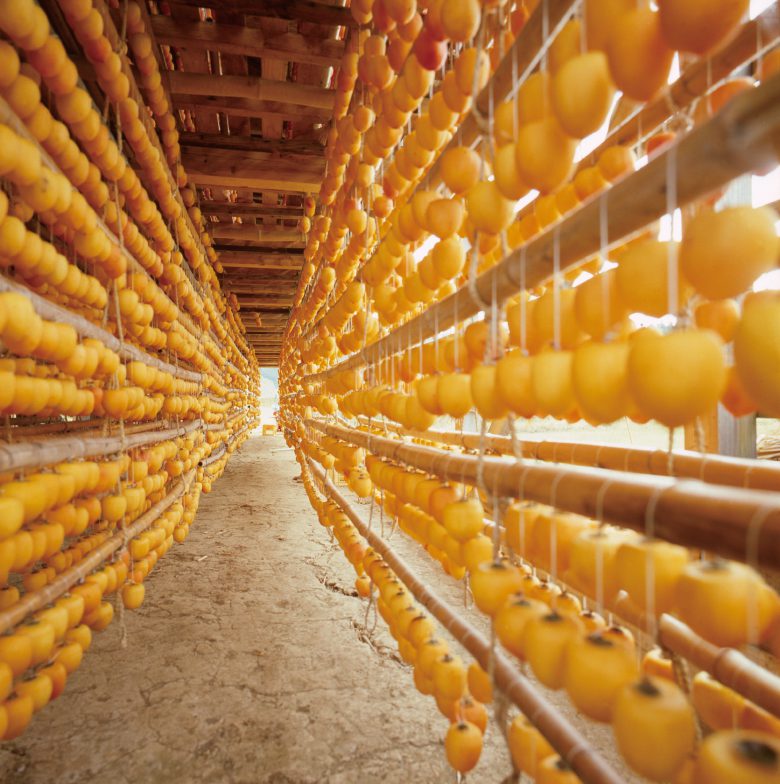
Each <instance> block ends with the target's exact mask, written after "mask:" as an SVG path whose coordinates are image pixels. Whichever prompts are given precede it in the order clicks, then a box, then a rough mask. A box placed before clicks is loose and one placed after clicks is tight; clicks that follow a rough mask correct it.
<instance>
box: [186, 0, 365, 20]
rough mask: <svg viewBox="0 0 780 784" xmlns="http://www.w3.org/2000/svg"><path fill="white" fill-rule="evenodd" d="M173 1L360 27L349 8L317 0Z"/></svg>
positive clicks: (193, 5) (252, 14)
mask: <svg viewBox="0 0 780 784" xmlns="http://www.w3.org/2000/svg"><path fill="white" fill-rule="evenodd" d="M172 4H173V5H183V6H190V7H192V8H202V7H203V6H204V4H205V6H206V7H210V8H214V9H215V10H217V11H218V12H220V13H221V12H230V13H233V14H246V15H247V16H255V17H271V18H276V19H290V20H295V21H298V22H311V23H313V24H320V25H339V26H341V27H356V26H357V22H355V19H354V17H353V16H352V14H351V13H350V10H349V8H345V7H343V6H338V5H327V4H325V3H317V2H313V0H263V2H262V3H258V2H257V0H219V2H216V1H213V2H211V3H209V2H208V0H172Z"/></svg>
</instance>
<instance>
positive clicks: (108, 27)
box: [57, 0, 225, 313]
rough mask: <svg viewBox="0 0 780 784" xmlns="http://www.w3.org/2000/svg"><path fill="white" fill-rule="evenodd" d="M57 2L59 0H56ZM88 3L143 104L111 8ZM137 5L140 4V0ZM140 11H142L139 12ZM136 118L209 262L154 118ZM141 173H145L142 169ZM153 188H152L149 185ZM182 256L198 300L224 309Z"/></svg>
mask: <svg viewBox="0 0 780 784" xmlns="http://www.w3.org/2000/svg"><path fill="white" fill-rule="evenodd" d="M57 2H60V0H57ZM92 5H93V7H94V8H95V10H96V11H97V12H98V13H99V14H100V16H101V17H102V19H103V35H105V37H106V39H107V40H108V41H109V43H110V44H111V48H112V49H113V50H114V51H115V52H119V53H120V56H121V61H122V73H124V75H125V76H126V77H127V80H128V83H129V86H130V97H131V98H133V99H134V100H135V101H136V103H137V104H138V105H139V106H145V105H146V102H145V101H144V99H143V95H142V94H141V91H140V89H139V88H138V83H137V82H136V78H135V72H134V71H133V68H132V65H131V63H130V58H129V57H128V55H127V46H126V45H125V42H124V41H123V40H122V38H121V36H120V35H119V31H118V30H117V29H116V25H115V24H114V19H113V17H112V16H111V12H110V10H109V8H108V5H107V4H106V3H105V2H104V1H103V0H92ZM139 5H143V3H140V4H139ZM142 14H143V12H142ZM147 19H148V15H146V16H145V17H144V22H145V24H146V20H147ZM147 33H148V34H149V35H152V31H151V29H147ZM160 75H161V76H162V78H163V89H164V90H165V95H166V98H167V99H168V105H169V106H173V101H171V96H170V94H169V92H168V87H167V84H166V82H165V71H161V74H160ZM139 118H140V120H141V122H142V123H143V125H144V128H145V129H146V136H147V138H148V139H149V141H150V142H151V143H152V146H153V148H154V149H155V150H156V151H157V153H158V154H159V157H160V164H161V165H162V169H163V173H164V175H165V179H166V181H167V183H168V187H169V188H170V191H171V194H172V195H173V198H174V199H175V200H176V202H177V204H178V205H179V216H180V217H181V219H182V220H183V221H184V223H185V226H186V227H187V230H188V231H189V234H190V236H191V237H192V241H193V243H194V244H195V246H196V249H197V251H198V252H199V253H200V254H201V256H202V258H203V261H204V262H205V263H206V264H210V261H209V257H208V254H207V253H206V248H205V247H204V245H203V240H202V238H201V236H200V233H199V232H198V231H197V229H196V228H195V225H194V224H193V222H192V218H191V217H190V213H189V210H188V209H187V206H186V205H185V204H184V200H183V199H182V195H181V191H180V190H179V184H178V182H177V181H176V177H174V175H173V173H172V172H171V167H170V166H169V164H168V158H167V157H166V155H165V150H164V149H163V146H162V144H161V143H160V137H159V136H158V134H157V128H156V127H155V124H154V121H153V120H152V118H151V117H150V116H149V114H148V113H147V112H145V111H142V112H140V113H139ZM142 174H145V173H144V172H142ZM152 191H154V189H152ZM165 217H166V219H167V220H170V219H171V216H170V215H167V216H165ZM184 255H185V260H184V263H183V265H182V269H183V270H184V271H185V273H186V275H187V277H188V279H189V281H190V284H191V285H192V288H193V290H194V291H195V293H196V294H197V295H198V297H199V298H200V299H201V300H205V299H206V295H207V294H208V298H209V299H210V300H211V302H212V303H213V305H214V307H215V308H216V309H217V312H218V313H224V312H225V303H224V301H223V300H222V299H221V298H220V299H219V301H217V299H216V297H214V295H213V292H212V289H211V286H206V287H205V291H204V288H203V287H202V286H201V285H200V282H199V281H198V279H197V278H196V277H195V275H194V274H193V272H192V269H191V268H190V265H189V264H188V262H187V259H186V255H187V254H184Z"/></svg>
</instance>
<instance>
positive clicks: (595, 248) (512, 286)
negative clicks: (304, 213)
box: [305, 74, 780, 382]
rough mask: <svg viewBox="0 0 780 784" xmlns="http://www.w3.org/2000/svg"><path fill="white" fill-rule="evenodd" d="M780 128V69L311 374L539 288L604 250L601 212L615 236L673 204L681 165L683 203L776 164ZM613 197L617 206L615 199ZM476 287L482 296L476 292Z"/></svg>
mask: <svg viewBox="0 0 780 784" xmlns="http://www.w3.org/2000/svg"><path fill="white" fill-rule="evenodd" d="M779 129H780V74H775V75H774V76H772V77H771V78H769V79H768V80H767V81H766V82H764V83H763V84H761V85H759V86H758V87H756V88H755V89H754V90H750V91H748V92H745V93H742V94H740V95H737V96H735V97H734V98H733V99H732V100H731V101H730V102H729V104H728V105H727V106H726V107H725V108H724V109H723V110H722V111H721V112H719V113H718V114H716V115H715V116H714V117H713V118H712V119H711V120H709V121H708V122H706V123H704V124H702V125H701V126H699V127H698V128H695V129H694V130H693V131H691V132H690V133H689V134H687V135H686V136H685V137H683V138H682V139H681V140H680V141H679V142H677V143H676V144H674V145H671V146H670V147H668V148H666V149H665V150H664V151H663V152H660V153H659V154H658V155H657V156H656V157H654V158H653V159H652V160H651V161H649V163H648V164H647V165H646V166H643V167H642V168H641V169H638V170H637V171H636V172H634V173H633V174H631V175H630V176H627V177H624V178H623V179H622V180H620V181H619V182H617V183H615V185H613V186H612V187H611V188H608V189H607V190H605V191H602V192H601V193H600V194H598V195H597V196H594V197H593V198H592V199H590V200H589V201H588V202H586V203H585V204H583V205H582V206H581V207H580V208H578V209H576V210H574V211H573V212H571V213H569V214H568V215H567V216H566V217H564V218H563V219H562V220H560V221H559V222H558V223H556V224H555V225H554V226H552V227H551V228H549V229H548V230H547V231H546V232H544V233H543V234H541V235H539V236H538V237H536V238H535V239H533V240H531V241H530V242H528V243H527V244H525V245H523V246H522V247H521V248H519V249H518V250H516V251H513V252H512V253H510V254H509V255H508V256H506V257H505V258H504V259H503V260H502V261H500V262H499V263H498V264H496V265H495V266H494V267H491V268H490V269H489V270H487V271H485V272H483V273H482V274H481V275H479V276H478V277H477V278H476V280H475V283H474V287H473V290H472V287H471V286H463V287H462V288H461V289H459V290H458V291H456V292H455V293H454V294H451V295H450V296H449V297H446V298H445V299H443V300H441V301H439V302H437V303H435V304H433V305H431V306H430V307H429V308H428V309H427V310H425V311H423V312H422V313H420V314H419V315H417V316H415V317H414V318H412V319H410V320H409V321H407V322H406V323H405V324H403V325H402V326H400V327H397V328H396V329H394V330H392V331H391V332H390V333H389V334H387V335H385V336H384V337H383V338H381V339H379V340H377V341H376V342H374V343H372V344H371V345H369V346H366V347H365V348H363V349H361V350H360V351H358V352H357V353H355V354H353V355H352V356H350V357H348V358H347V359H345V360H343V361H341V362H339V363H338V364H336V365H333V366H332V367H330V368H328V369H327V370H324V371H321V372H319V373H313V374H310V375H309V376H307V377H306V378H305V380H306V381H307V382H314V381H322V380H323V379H325V378H327V377H328V376H330V375H332V374H333V373H336V372H339V371H343V370H347V369H352V368H358V367H362V366H363V365H366V364H368V363H371V362H378V361H379V360H380V359H382V358H384V357H386V356H389V355H390V354H393V353H397V352H399V351H403V350H405V349H406V348H408V347H410V346H413V345H416V344H418V343H419V342H421V339H424V338H430V337H431V336H432V335H433V334H434V331H436V330H438V331H439V332H441V331H442V330H446V329H448V328H449V327H452V326H453V325H454V324H455V323H456V321H458V322H460V321H463V320H465V319H467V318H469V317H471V316H474V315H475V314H477V313H479V312H481V311H482V309H483V307H482V304H483V303H485V302H488V303H490V302H493V301H494V297H495V302H496V304H497V305H499V304H500V303H502V302H504V301H505V300H506V299H508V298H509V297H511V296H513V295H515V294H517V293H518V291H520V289H521V285H520V281H521V280H523V268H525V270H524V271H525V276H524V282H525V286H526V288H534V287H535V286H538V285H540V284H541V283H543V282H544V281H546V280H548V279H549V278H550V276H551V275H552V274H553V272H554V258H555V256H556V246H557V256H558V259H559V262H560V270H561V271H563V270H565V269H566V268H567V267H569V266H571V265H572V264H575V263H576V262H578V261H580V260H581V259H583V258H587V257H588V256H592V255H593V254H595V253H597V252H599V251H600V250H603V247H602V239H603V238H602V231H601V226H600V219H601V217H602V216H603V217H604V218H606V224H607V232H608V236H609V238H610V242H611V243H613V244H614V243H617V242H618V241H620V240H623V239H624V238H626V237H628V236H630V235H632V234H634V233H636V232H638V231H640V230H642V229H643V228H645V227H646V226H647V225H648V224H650V223H652V222H653V221H656V220H659V219H660V218H661V217H663V216H664V215H665V214H666V212H667V210H668V200H667V175H668V173H669V172H670V171H676V172H677V175H678V176H677V182H676V186H677V204H678V206H680V207H682V206H684V205H686V204H689V203H690V202H692V201H695V200H696V199H699V198H702V197H703V196H706V195H707V194H709V193H711V192H712V191H714V190H717V189H718V188H720V187H722V186H724V185H726V184H727V183H729V182H731V180H733V179H734V178H736V177H739V176H740V175H743V174H746V173H748V172H751V171H755V170H757V169H760V168H762V167H764V166H768V165H771V164H774V163H775V162H776V161H777V158H778V151H777V141H776V137H777V134H778V130H779ZM610 205H611V206H610ZM475 295H476V296H475Z"/></svg>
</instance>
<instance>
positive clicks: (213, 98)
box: [147, 0, 353, 365]
mask: <svg viewBox="0 0 780 784" xmlns="http://www.w3.org/2000/svg"><path fill="white" fill-rule="evenodd" d="M147 6H148V8H149V12H150V15H151V22H152V31H153V33H154V36H155V38H156V42H157V44H158V45H159V47H160V51H161V54H162V55H163V56H162V58H161V59H162V60H163V61H164V62H165V63H166V64H167V67H168V69H169V70H168V71H167V72H166V81H167V85H166V86H167V88H168V92H169V94H170V96H171V99H172V102H173V105H174V108H175V109H176V115H177V122H178V124H179V132H180V144H181V150H182V165H183V166H184V168H185V170H186V172H187V174H188V177H189V180H190V182H192V183H194V184H195V185H197V188H198V196H199V199H200V208H201V210H202V212H203V215H204V216H205V217H206V219H207V220H208V221H209V222H210V230H211V236H212V239H213V241H214V247H215V249H216V250H217V251H218V252H219V254H220V261H221V264H222V267H223V268H224V272H223V274H222V275H221V276H220V277H221V281H222V286H223V288H224V290H225V291H226V292H232V293H233V294H234V295H235V297H236V298H237V300H238V302H239V304H240V306H241V310H240V315H241V318H242V320H243V322H244V324H245V325H246V328H247V338H248V341H249V343H250V345H252V346H253V347H254V349H255V352H256V353H257V356H258V359H259V360H260V363H261V364H266V365H275V364H277V362H278V358H279V351H280V349H281V340H282V333H283V331H284V327H285V324H286V321H287V318H288V315H289V312H290V307H291V305H292V301H293V297H294V294H295V289H296V287H297V283H298V276H299V274H300V269H301V266H302V264H303V256H302V253H303V246H304V237H303V235H302V234H301V233H300V232H299V230H298V221H299V219H300V218H301V217H302V215H303V198H304V196H305V195H306V194H309V193H311V194H315V195H316V193H317V191H318V190H319V186H320V182H321V180H322V176H323V172H324V167H325V162H324V143H325V139H326V137H327V132H328V127H329V123H330V119H331V114H332V106H333V96H334V92H333V82H334V79H333V74H334V69H335V68H336V67H337V66H338V63H339V61H340V60H341V57H342V55H343V53H344V46H345V37H346V31H347V30H348V29H349V26H350V25H352V24H353V22H352V18H351V16H350V14H349V10H348V9H346V8H343V7H341V5H340V4H339V3H338V2H335V1H334V2H330V3H328V2H311V0H284V2H282V0H219V1H218V2H217V0H212V2H211V4H210V5H209V4H208V3H207V4H204V2H203V0H167V1H165V2H163V1H161V0H159V1H158V2H153V0H149V2H148V3H147ZM258 316H259V319H260V324H258Z"/></svg>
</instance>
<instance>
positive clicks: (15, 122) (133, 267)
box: [0, 98, 199, 338]
mask: <svg viewBox="0 0 780 784" xmlns="http://www.w3.org/2000/svg"><path fill="white" fill-rule="evenodd" d="M0 122H3V123H5V124H6V125H8V126H9V127H10V128H11V129H13V131H14V133H16V134H17V135H18V136H21V137H22V138H24V139H27V141H29V142H30V143H31V144H33V145H35V146H36V147H37V148H38V151H39V153H40V156H41V162H42V163H43V164H44V165H45V166H46V167H47V168H48V169H51V171H53V172H56V173H57V174H60V175H62V176H63V177H65V179H66V180H68V181H69V182H70V178H69V177H68V176H67V175H66V174H65V172H63V171H62V170H61V169H60V168H59V166H57V164H56V163H55V162H54V160H53V159H52V157H51V156H50V155H49V153H48V152H46V150H45V149H44V148H43V146H42V145H41V143H40V142H39V141H38V139H36V138H35V136H33V135H32V133H30V131H29V130H28V128H27V126H26V125H25V124H24V123H23V122H22V121H21V120H20V119H19V117H18V116H17V115H16V113H15V112H14V110H13V109H12V108H11V107H10V106H9V105H8V103H7V102H6V101H5V100H4V99H3V98H0ZM71 184H72V183H71ZM95 222H96V225H97V227H98V228H99V229H100V230H101V231H102V232H103V233H104V234H105V235H106V237H107V238H108V240H109V242H110V243H111V244H112V245H114V246H115V247H117V248H119V251H120V253H121V254H122V256H123V257H124V258H125V260H126V261H127V266H128V272H135V273H138V274H140V275H143V276H144V277H145V278H146V279H147V280H149V281H150V282H151V283H154V285H155V286H156V287H157V288H158V289H159V290H160V293H161V294H162V296H163V297H165V300H166V303H167V304H175V303H174V302H173V300H172V299H171V298H170V297H169V296H168V295H167V294H166V293H165V292H164V291H163V290H162V289H161V288H160V286H159V284H158V283H157V281H156V280H155V279H154V278H153V277H152V276H151V275H150V274H149V272H148V271H147V270H146V269H145V268H144V267H143V266H141V264H140V263H139V262H138V261H137V260H136V258H135V256H133V255H132V253H130V251H128V250H127V248H126V247H125V246H124V244H123V243H121V242H120V241H119V239H118V238H117V236H116V234H114V231H113V229H111V228H109V227H108V226H107V225H106V224H105V222H104V221H103V219H102V218H101V217H100V216H99V215H97V214H96V217H95ZM178 310H179V313H178V316H177V319H178V321H180V322H181V324H182V326H184V327H185V329H187V330H188V331H189V333H190V334H191V335H192V336H193V337H194V338H199V331H198V328H196V327H195V325H194V323H193V321H192V319H191V318H190V317H189V315H188V314H187V313H185V312H184V311H182V310H181V309H178Z"/></svg>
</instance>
